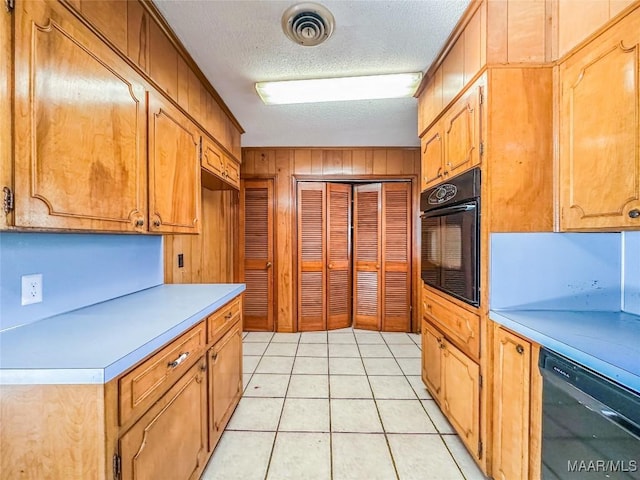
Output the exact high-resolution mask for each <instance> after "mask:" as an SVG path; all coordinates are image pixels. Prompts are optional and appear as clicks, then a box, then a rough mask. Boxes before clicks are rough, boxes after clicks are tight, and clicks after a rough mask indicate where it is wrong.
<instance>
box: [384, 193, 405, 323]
mask: <svg viewBox="0 0 640 480" xmlns="http://www.w3.org/2000/svg"><path fill="white" fill-rule="evenodd" d="M410 240H411V184H410V183H385V184H383V185H382V330H383V331H385V332H408V331H410V329H411V311H410V305H411V244H410V243H411V242H410Z"/></svg>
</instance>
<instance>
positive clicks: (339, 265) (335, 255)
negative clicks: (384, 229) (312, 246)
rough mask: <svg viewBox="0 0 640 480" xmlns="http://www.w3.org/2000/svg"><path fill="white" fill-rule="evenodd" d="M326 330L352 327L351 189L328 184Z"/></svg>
mask: <svg viewBox="0 0 640 480" xmlns="http://www.w3.org/2000/svg"><path fill="white" fill-rule="evenodd" d="M327 295H328V297H329V298H328V299H327V329H328V330H333V329H336V328H345V327H349V326H351V185H343V184H337V183H328V184H327Z"/></svg>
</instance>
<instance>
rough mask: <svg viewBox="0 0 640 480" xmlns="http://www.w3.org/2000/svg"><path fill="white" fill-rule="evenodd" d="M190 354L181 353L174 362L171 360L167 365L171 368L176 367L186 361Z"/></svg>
mask: <svg viewBox="0 0 640 480" xmlns="http://www.w3.org/2000/svg"><path fill="white" fill-rule="evenodd" d="M188 356H189V352H184V353H181V354H180V356H179V357H178V358H176V359H175V360H174V361H173V362H169V363H168V364H167V366H168V367H171V368H176V367H177V366H178V365H180V364H181V363H182V362H184V361H185V360H186V359H187V357H188Z"/></svg>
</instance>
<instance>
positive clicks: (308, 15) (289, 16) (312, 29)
mask: <svg viewBox="0 0 640 480" xmlns="http://www.w3.org/2000/svg"><path fill="white" fill-rule="evenodd" d="M334 23H335V20H334V19H333V15H332V14H331V12H330V11H329V10H327V9H326V8H325V7H323V6H322V5H318V4H317V3H299V4H297V5H293V6H291V7H289V8H287V9H286V10H285V12H284V14H283V15H282V29H283V30H284V33H285V34H286V35H287V37H289V38H290V39H291V40H292V41H293V42H295V43H299V44H300V45H303V46H305V47H313V46H315V45H320V44H321V43H322V42H324V41H325V40H326V39H327V38H329V37H330V36H331V34H332V33H333V27H334Z"/></svg>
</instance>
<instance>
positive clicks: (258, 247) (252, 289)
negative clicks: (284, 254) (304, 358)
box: [240, 179, 275, 332]
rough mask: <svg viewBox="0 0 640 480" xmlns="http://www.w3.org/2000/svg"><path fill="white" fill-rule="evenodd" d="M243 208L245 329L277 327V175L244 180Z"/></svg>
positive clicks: (269, 330) (271, 328) (265, 329)
mask: <svg viewBox="0 0 640 480" xmlns="http://www.w3.org/2000/svg"><path fill="white" fill-rule="evenodd" d="M241 202H242V203H241V205H240V212H241V214H242V215H243V220H242V223H243V224H244V228H243V229H242V230H243V231H244V282H245V284H246V285H247V290H246V293H245V295H244V303H243V305H244V329H245V330H258V331H264V332H272V331H273V330H274V328H273V327H274V325H273V317H274V305H273V303H274V302H273V299H274V283H273V274H274V267H273V261H274V248H273V247H274V242H273V240H274V235H275V230H274V222H273V209H274V195H273V179H266V180H245V181H244V182H243V188H242V196H241Z"/></svg>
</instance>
